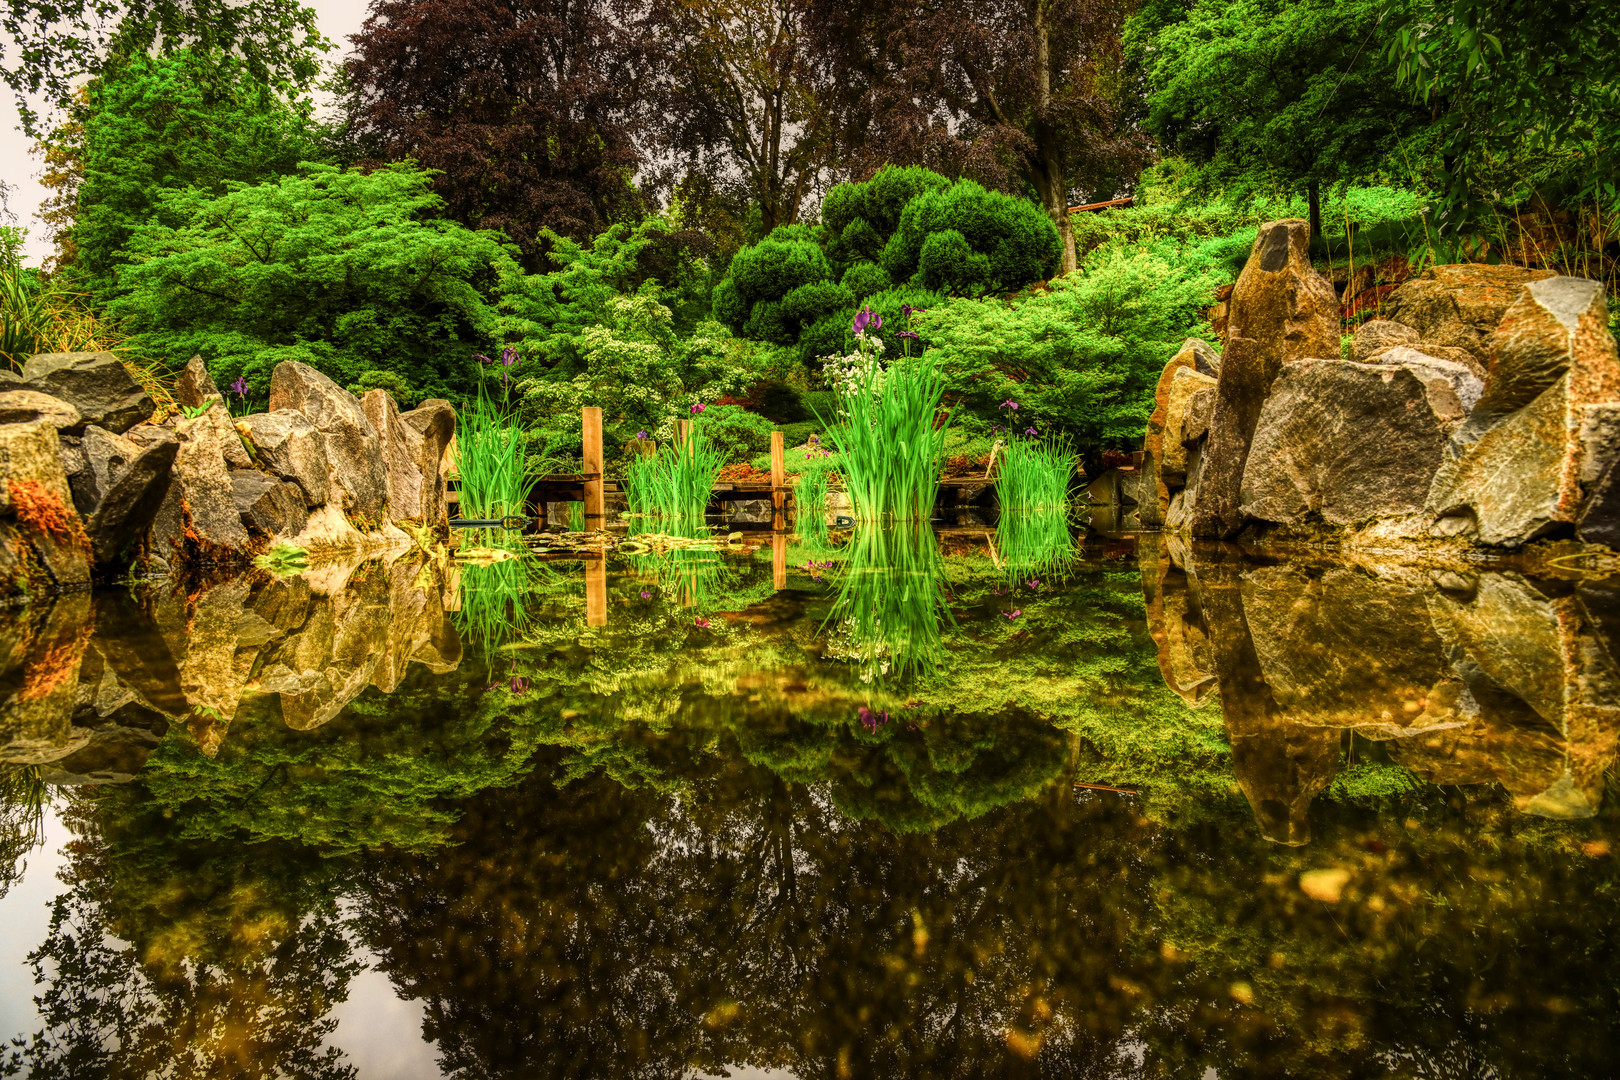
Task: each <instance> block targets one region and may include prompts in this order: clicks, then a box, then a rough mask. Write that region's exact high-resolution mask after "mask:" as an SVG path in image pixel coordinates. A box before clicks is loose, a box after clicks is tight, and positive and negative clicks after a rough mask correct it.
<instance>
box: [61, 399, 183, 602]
mask: <svg viewBox="0 0 1620 1080" xmlns="http://www.w3.org/2000/svg"><path fill="white" fill-rule="evenodd" d="M157 430H158V432H160V433H161V434H159V435H158V436H157V437H155V438H153V439H151V440H149V441H147V442H146V443H144V444H135V446H136V451H135V456H134V457H132V458H130V459H129V460H128V461H127V462H125V463H124V465H123V466H122V467H120V468H119V469H117V470H113V471H110V472H109V482H108V484H107V487H106V489H105V491H104V492H103V493H102V495H101V499H100V501H99V502H97V503H96V507H95V509H94V510H93V511H92V512H91V514H90V517H89V520H88V521H87V522H86V524H85V531H86V532H87V533H88V534H89V536H90V553H91V557H92V558H93V559H94V560H95V565H96V570H97V572H98V573H101V574H103V575H106V574H110V573H113V572H116V571H118V570H121V569H123V568H124V567H125V566H126V565H128V563H129V555H130V552H131V550H132V549H133V548H134V547H135V544H136V541H137V540H138V539H139V538H140V537H141V536H142V535H143V534H144V533H145V532H146V530H147V529H148V528H149V527H150V526H151V524H152V522H153V520H155V519H156V517H157V512H158V508H159V507H161V506H162V505H163V497H164V493H165V492H166V491H167V490H168V486H169V476H170V473H171V472H172V471H173V469H174V462H175V458H176V456H177V455H178V454H179V451H180V439H179V437H178V436H176V435H175V434H174V433H173V432H171V431H168V430H166V429H163V428H159V429H157Z"/></svg>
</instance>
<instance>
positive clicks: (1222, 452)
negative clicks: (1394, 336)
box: [1191, 218, 1339, 537]
mask: <svg viewBox="0 0 1620 1080" xmlns="http://www.w3.org/2000/svg"><path fill="white" fill-rule="evenodd" d="M1309 245H1310V226H1309V225H1308V224H1307V223H1306V222H1304V221H1301V220H1299V219H1297V218H1291V219H1288V220H1284V221H1273V222H1270V223H1268V224H1266V225H1264V226H1262V227H1261V229H1260V235H1259V236H1258V237H1257V238H1256V239H1255V242H1254V248H1253V250H1252V251H1251V252H1250V254H1249V261H1248V263H1247V264H1246V265H1245V266H1244V268H1243V273H1242V275H1241V276H1240V277H1239V278H1238V282H1237V285H1236V286H1235V287H1234V288H1233V290H1232V300H1231V316H1230V322H1229V323H1228V326H1227V338H1226V348H1225V349H1224V350H1223V352H1222V355H1221V374H1220V379H1219V382H1218V385H1217V387H1216V400H1215V411H1214V414H1213V416H1212V417H1211V419H1210V432H1209V443H1208V445H1207V446H1206V447H1205V449H1204V458H1203V474H1202V476H1201V478H1200V480H1199V486H1198V497H1197V501H1196V502H1195V503H1194V505H1193V507H1192V514H1191V517H1192V530H1193V534H1194V535H1196V536H1206V537H1229V536H1232V535H1234V534H1236V533H1237V531H1238V530H1239V529H1240V528H1241V527H1242V525H1243V521H1244V519H1243V512H1242V509H1241V504H1242V487H1243V470H1244V466H1245V465H1247V463H1248V459H1249V446H1250V443H1251V441H1252V440H1253V438H1254V429H1255V425H1256V424H1258V423H1259V420H1260V410H1261V407H1262V406H1264V404H1265V401H1266V398H1267V396H1268V395H1269V394H1270V392H1271V384H1272V382H1273V381H1275V380H1276V378H1277V376H1278V374H1280V373H1281V371H1282V367H1283V365H1284V364H1286V363H1289V362H1290V361H1294V360H1303V359H1307V358H1336V357H1337V356H1338V355H1339V299H1338V294H1337V293H1335V292H1334V291H1333V286H1332V285H1331V284H1330V283H1329V282H1328V280H1327V279H1326V278H1324V277H1323V276H1322V275H1321V274H1319V273H1317V272H1316V271H1315V270H1314V269H1312V267H1311V260H1310V254H1309Z"/></svg>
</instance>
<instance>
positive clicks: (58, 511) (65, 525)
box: [0, 420, 90, 592]
mask: <svg viewBox="0 0 1620 1080" xmlns="http://www.w3.org/2000/svg"><path fill="white" fill-rule="evenodd" d="M0 478H3V479H4V482H3V483H0V518H3V519H6V521H7V522H8V523H9V525H10V528H11V529H12V530H14V536H15V538H16V540H17V541H20V542H21V543H23V544H26V546H27V548H28V549H29V550H30V551H31V552H32V554H33V557H34V558H33V560H31V561H35V562H37V564H38V567H39V568H40V569H42V570H43V571H44V573H45V575H46V577H47V578H48V584H51V585H54V586H56V587H57V588H63V587H74V586H80V585H83V584H86V583H87V582H89V580H90V559H89V555H90V542H89V539H88V538H87V537H86V536H85V532H84V523H83V521H82V520H81V519H80V516H79V512H78V511H77V510H76V509H75V508H74V506H73V492H72V490H71V489H70V488H69V487H68V482H67V474H66V473H65V472H63V470H62V455H61V452H60V445H59V443H58V441H57V435H56V428H55V426H53V425H52V424H51V423H50V421H48V420H35V421H34V422H32V423H28V424H3V425H0ZM8 546H10V545H8ZM14 550H15V548H14ZM25 565H26V563H25ZM38 584H46V583H43V582H42V583H38ZM35 586H36V582H35V581H33V580H32V579H30V581H29V591H30V592H32V591H34V590H35Z"/></svg>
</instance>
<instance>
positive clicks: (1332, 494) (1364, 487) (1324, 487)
mask: <svg viewBox="0 0 1620 1080" xmlns="http://www.w3.org/2000/svg"><path fill="white" fill-rule="evenodd" d="M1440 365H1444V368H1446V369H1451V372H1450V373H1455V374H1458V375H1459V377H1461V378H1463V379H1467V380H1472V379H1473V376H1472V375H1471V374H1469V373H1468V372H1467V371H1466V370H1465V369H1463V368H1462V367H1460V366H1459V365H1456V364H1445V362H1444V361H1432V362H1430V363H1429V364H1414V365H1410V366H1407V365H1401V364H1363V363H1358V362H1356V361H1354V360H1299V361H1296V362H1294V363H1291V364H1288V365H1286V366H1285V367H1284V368H1283V370H1282V374H1281V375H1280V376H1278V378H1277V384H1276V387H1275V388H1274V389H1273V391H1272V394H1271V397H1270V399H1269V400H1267V402H1266V404H1265V408H1264V409H1263V410H1262V411H1261V413H1260V420H1259V424H1258V426H1257V427H1256V429H1255V434H1254V445H1253V449H1252V450H1251V451H1250V454H1249V466H1248V469H1247V470H1246V471H1245V472H1244V475H1243V489H1242V490H1243V503H1242V508H1243V513H1244V514H1245V515H1247V516H1249V517H1253V518H1256V519H1258V520H1261V521H1272V522H1279V523H1283V524H1300V523H1304V522H1305V521H1307V520H1309V519H1311V518H1312V517H1313V516H1318V517H1320V519H1321V520H1322V521H1324V522H1326V523H1327V524H1329V525H1353V524H1358V523H1360V522H1364V521H1369V520H1371V519H1373V518H1378V517H1387V516H1395V515H1404V514H1414V513H1417V512H1418V511H1420V510H1422V509H1423V505H1424V502H1425V500H1426V499H1427V497H1428V494H1429V484H1430V482H1431V481H1432V480H1433V479H1434V474H1435V471H1436V470H1437V469H1438V468H1439V467H1440V462H1441V459H1442V456H1443V453H1444V449H1445V446H1446V432H1447V427H1448V425H1449V424H1454V423H1456V422H1457V421H1460V420H1461V419H1462V418H1463V416H1464V410H1463V408H1462V406H1461V404H1460V403H1459V402H1458V400H1457V394H1456V393H1455V391H1454V390H1453V384H1452V382H1451V381H1450V380H1449V379H1447V378H1445V377H1444V374H1445V373H1444V372H1443V373H1442V374H1435V373H1434V371H1435V368H1436V367H1439V366H1440ZM1477 387H1478V384H1477V381H1476V382H1475V383H1474V392H1477Z"/></svg>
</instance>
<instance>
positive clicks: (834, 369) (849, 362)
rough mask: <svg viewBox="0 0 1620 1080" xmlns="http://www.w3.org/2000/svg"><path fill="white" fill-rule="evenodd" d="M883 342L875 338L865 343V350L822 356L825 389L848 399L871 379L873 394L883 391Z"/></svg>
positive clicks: (822, 375)
mask: <svg viewBox="0 0 1620 1080" xmlns="http://www.w3.org/2000/svg"><path fill="white" fill-rule="evenodd" d="M882 357H883V342H882V341H879V340H878V339H877V338H875V337H874V338H872V339H871V340H869V341H867V342H865V348H862V349H857V350H856V351H855V352H852V353H850V354H849V355H847V356H823V357H822V358H821V377H822V378H823V379H825V380H826V382H827V389H829V390H831V391H833V392H834V393H836V394H839V395H840V396H843V397H848V396H850V395H851V394H854V393H855V391H856V390H857V389H858V388H859V387H860V386H861V384H862V383H863V382H865V381H866V379H868V378H871V379H872V382H871V384H870V385H871V387H872V392H873V393H878V392H879V391H881V390H882V389H883V376H884V374H885V371H886V369H885V367H884V365H883V360H882Z"/></svg>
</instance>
